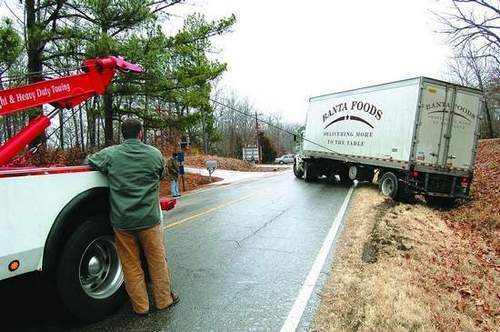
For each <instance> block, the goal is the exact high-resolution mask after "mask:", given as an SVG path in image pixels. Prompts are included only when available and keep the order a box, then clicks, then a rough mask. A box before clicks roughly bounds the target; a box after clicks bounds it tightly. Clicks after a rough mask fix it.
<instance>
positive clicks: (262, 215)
mask: <svg viewBox="0 0 500 332" xmlns="http://www.w3.org/2000/svg"><path fill="white" fill-rule="evenodd" d="M348 189H349V188H347V187H343V186H341V185H339V184H330V183H327V182H326V181H322V182H319V183H305V182H303V181H300V180H297V179H295V177H294V176H293V174H292V173H291V172H289V171H287V172H285V173H284V174H278V175H276V176H272V177H266V178H261V179H254V180H246V181H244V182H238V183H233V184H230V185H226V186H217V187H210V188H208V189H204V190H201V191H199V192H194V193H191V194H187V195H185V196H183V197H181V198H180V199H179V201H178V204H177V207H176V208H175V209H174V210H173V211H170V212H167V213H165V215H164V216H165V218H164V227H165V229H166V241H167V254H168V260H169V266H170V269H171V273H172V278H173V288H174V290H175V291H176V292H177V294H178V295H179V296H180V298H181V302H180V303H179V304H177V305H176V306H175V307H173V308H171V309H168V310H165V311H155V310H152V312H151V313H150V314H149V315H148V316H146V317H144V318H138V317H136V316H135V315H133V314H132V312H131V309H130V305H129V304H128V303H127V304H126V305H125V306H124V307H123V308H122V309H121V310H120V311H119V312H118V313H116V314H115V315H113V316H111V317H109V318H107V319H105V320H103V321H101V322H98V323H95V324H90V325H81V324H80V323H77V322H74V321H72V320H71V319H70V318H64V319H60V320H59V319H57V318H54V317H57V316H58V315H57V313H53V312H51V313H50V315H48V316H47V317H49V316H50V317H52V318H50V319H43V318H42V317H39V315H36V314H33V317H32V318H33V322H34V325H30V324H28V325H26V327H31V328H33V329H34V330H47V331H63V330H64V331H67V330H78V331H118V330H119V331H279V330H280V328H281V326H282V325H283V323H284V321H285V319H286V317H287V315H288V313H289V311H290V309H291V307H292V305H293V303H294V301H295V299H296V297H297V295H298V293H299V291H300V289H301V287H302V284H303V282H304V280H305V279H306V276H307V274H308V272H309V270H310V269H311V266H312V264H313V262H314V259H315V258H316V255H317V253H318V251H319V250H320V248H321V245H322V243H323V240H324V238H325V236H326V234H327V232H328V230H329V228H330V226H331V225H332V222H333V220H334V219H335V216H336V214H337V211H338V210H339V208H340V206H341V205H342V203H343V201H344V198H345V196H346V194H347V191H348ZM328 265H329V264H325V266H324V267H323V273H322V274H321V277H320V282H319V284H318V286H317V287H316V289H315V292H313V296H312V297H311V300H310V301H309V303H308V306H307V308H306V311H305V313H304V316H303V317H302V320H301V322H300V325H299V330H307V329H308V327H309V324H310V321H311V318H312V315H313V313H314V310H315V308H316V306H317V304H318V301H319V296H318V293H319V291H320V288H321V284H322V282H324V280H325V278H326V274H327V273H328V271H329V266H328ZM33 296H36V295H33ZM35 301H38V302H40V300H39V299H36V300H35ZM2 302H4V303H5V301H4V300H2ZM31 305H33V304H31ZM19 309H20V308H19ZM32 309H33V308H32ZM32 312H33V311H31V310H28V311H26V312H25V315H24V316H28V317H27V319H28V320H27V321H25V322H24V323H26V322H29V320H30V319H31V318H30V315H31V313H32ZM2 320H3V319H2Z"/></svg>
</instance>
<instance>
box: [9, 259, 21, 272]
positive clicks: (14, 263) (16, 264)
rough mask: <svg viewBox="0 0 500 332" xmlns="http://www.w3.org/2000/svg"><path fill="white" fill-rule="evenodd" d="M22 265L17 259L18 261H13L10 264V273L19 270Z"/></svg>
mask: <svg viewBox="0 0 500 332" xmlns="http://www.w3.org/2000/svg"><path fill="white" fill-rule="evenodd" d="M20 265H21V264H20V263H19V261H18V260H17V259H16V260H13V261H12V262H10V263H9V271H10V272H14V271H15V270H17V269H18V268H19V266H20Z"/></svg>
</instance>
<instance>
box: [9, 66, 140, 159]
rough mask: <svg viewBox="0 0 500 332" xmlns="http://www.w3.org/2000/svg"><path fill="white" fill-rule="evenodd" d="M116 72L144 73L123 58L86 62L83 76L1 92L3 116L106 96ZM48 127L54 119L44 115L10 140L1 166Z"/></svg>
mask: <svg viewBox="0 0 500 332" xmlns="http://www.w3.org/2000/svg"><path fill="white" fill-rule="evenodd" d="M116 69H120V70H123V71H134V72H141V71H142V68H141V67H140V66H137V65H134V64H131V63H128V62H126V61H125V60H123V58H120V57H114V56H110V57H106V58H98V59H90V60H86V61H85V62H84V63H83V66H82V70H83V73H81V74H75V75H69V76H64V77H60V78H55V79H50V80H46V81H41V82H37V83H33V84H28V85H25V86H20V87H16V88H11V89H6V90H0V116H5V115H8V114H13V113H18V112H22V111H26V110H28V109H31V108H34V107H38V106H41V105H44V104H51V105H52V106H54V107H56V108H72V107H75V106H76V105H78V104H80V103H82V102H84V101H85V100H87V99H89V98H90V97H92V96H94V95H96V94H99V95H102V94H104V92H105V91H106V88H107V87H108V85H109V84H111V81H112V80H113V77H114V75H115V71H116ZM48 126H50V119H49V118H48V117H46V116H44V115H41V116H39V117H38V118H36V119H35V120H33V121H32V122H31V123H30V124H29V125H28V127H26V128H25V129H23V130H22V131H21V132H19V133H18V134H16V135H15V136H14V137H13V138H11V139H10V140H9V141H7V143H6V144H4V145H3V146H1V147H0V165H2V164H5V163H6V162H7V161H9V160H10V159H11V158H12V157H13V156H15V155H16V154H17V153H18V152H19V151H21V150H22V149H23V148H24V147H25V146H26V144H28V143H29V142H31V141H32V140H33V139H34V138H36V137H38V136H39V135H40V134H41V133H43V132H44V130H45V129H46V128H47V127H48Z"/></svg>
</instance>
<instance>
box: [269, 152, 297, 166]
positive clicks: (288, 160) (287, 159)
mask: <svg viewBox="0 0 500 332" xmlns="http://www.w3.org/2000/svg"><path fill="white" fill-rule="evenodd" d="M293 157H294V155H293V154H285V155H282V156H281V157H279V158H276V159H274V163H275V164H280V165H284V164H293Z"/></svg>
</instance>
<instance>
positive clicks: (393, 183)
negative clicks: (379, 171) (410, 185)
mask: <svg viewBox="0 0 500 332" xmlns="http://www.w3.org/2000/svg"><path fill="white" fill-rule="evenodd" d="M379 188H380V191H381V192H382V194H383V195H384V196H386V197H390V198H392V199H394V200H396V199H397V198H398V192H399V181H398V178H397V176H396V175H395V174H394V173H392V172H386V173H384V175H382V178H381V179H380V184H379Z"/></svg>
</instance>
